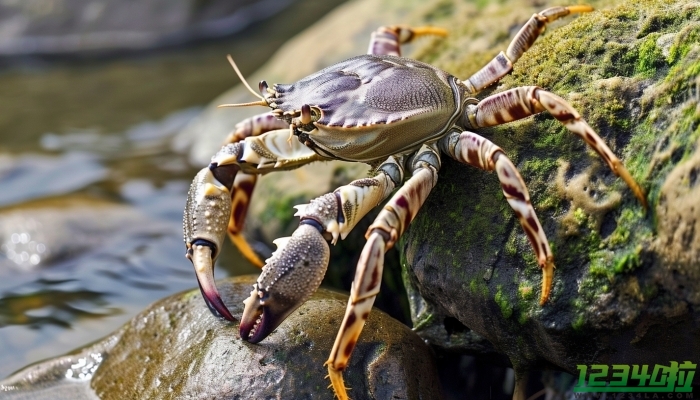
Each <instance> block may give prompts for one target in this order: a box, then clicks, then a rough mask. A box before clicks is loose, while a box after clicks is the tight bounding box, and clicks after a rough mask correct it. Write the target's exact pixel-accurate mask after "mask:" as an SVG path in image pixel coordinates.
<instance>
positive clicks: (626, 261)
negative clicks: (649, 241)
mask: <svg viewBox="0 0 700 400" xmlns="http://www.w3.org/2000/svg"><path fill="white" fill-rule="evenodd" d="M641 249H642V248H641V246H638V247H637V248H636V249H635V251H634V252H632V253H627V254H624V255H622V257H619V258H618V259H616V260H615V264H614V266H613V271H614V272H615V273H616V274H622V273H626V272H631V271H633V270H635V269H637V268H638V267H639V266H640V265H642V261H641V259H640V258H639V253H640V252H641Z"/></svg>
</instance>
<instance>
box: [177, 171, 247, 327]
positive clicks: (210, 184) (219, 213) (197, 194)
mask: <svg viewBox="0 0 700 400" xmlns="http://www.w3.org/2000/svg"><path fill="white" fill-rule="evenodd" d="M237 168H238V166H237V165H235V164H232V165H227V166H219V165H217V164H216V163H212V164H210V165H209V167H207V168H204V169H202V170H201V171H199V173H198V174H197V176H195V178H194V180H193V181H192V185H191V186H190V190H189V193H188V196H187V204H186V206H185V214H184V218H183V227H184V236H185V245H186V246H187V254H186V257H187V258H188V259H189V260H190V261H191V262H192V265H193V266H194V270H195V273H196V275H197V282H198V283H199V288H200V290H201V291H202V296H203V297H204V301H205V302H206V304H207V306H208V307H209V309H210V310H211V312H212V313H213V314H214V315H216V316H217V317H220V318H225V319H227V320H229V321H234V320H235V318H234V317H233V315H231V312H230V311H229V310H228V308H226V305H225V304H224V302H223V300H221V296H220V295H219V291H218V290H217V289H216V284H215V282H214V262H215V261H216V258H217V257H218V255H219V251H220V249H221V246H222V244H223V242H224V238H225V237H226V228H227V226H228V221H229V215H230V214H231V188H232V186H233V180H234V178H235V176H236V172H237V171H238V169H237Z"/></svg>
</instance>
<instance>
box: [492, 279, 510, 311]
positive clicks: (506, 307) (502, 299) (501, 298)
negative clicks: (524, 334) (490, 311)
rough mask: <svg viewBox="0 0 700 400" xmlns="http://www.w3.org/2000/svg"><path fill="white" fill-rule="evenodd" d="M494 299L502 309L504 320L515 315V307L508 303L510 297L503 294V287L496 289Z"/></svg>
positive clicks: (499, 286)
mask: <svg viewBox="0 0 700 400" xmlns="http://www.w3.org/2000/svg"><path fill="white" fill-rule="evenodd" d="M493 299H494V301H496V304H498V307H499V308H500V309H501V314H502V315H503V318H505V319H508V318H510V316H511V315H513V306H512V305H511V304H510V303H509V302H508V295H507V294H505V293H503V287H502V286H501V285H498V286H497V287H496V295H495V296H494V297H493Z"/></svg>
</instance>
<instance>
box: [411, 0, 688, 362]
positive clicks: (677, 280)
mask: <svg viewBox="0 0 700 400" xmlns="http://www.w3.org/2000/svg"><path fill="white" fill-rule="evenodd" d="M594 3H595V2H594ZM440 4H442V5H443V7H446V6H448V5H449V7H452V9H453V10H452V12H451V13H442V14H439V15H438V16H435V14H424V15H423V16H422V18H423V20H424V21H425V20H427V21H431V22H433V23H435V24H438V25H445V26H452V27H453V29H452V32H453V35H452V36H451V37H450V38H448V39H447V40H445V41H444V42H441V43H440V44H439V45H437V46H432V47H429V48H428V47H426V48H425V49H422V50H420V51H419V52H418V57H419V58H420V59H423V60H426V61H429V62H431V63H433V64H434V65H437V66H439V67H441V68H444V69H445V70H447V71H450V72H452V73H455V74H457V75H459V76H460V77H462V78H466V77H468V76H469V74H470V73H472V72H474V71H475V70H476V69H477V68H478V66H479V65H481V64H483V63H484V62H485V61H487V60H488V59H489V58H490V57H491V56H493V51H492V52H491V55H490V56H488V57H486V56H485V55H484V54H487V52H486V51H483V52H480V51H477V52H475V53H473V54H474V56H473V57H471V58H468V57H467V56H465V55H464V50H463V49H462V48H461V47H462V45H463V44H464V43H465V42H469V41H474V40H477V38H476V36H475V35H474V32H475V31H478V28H474V27H470V26H469V25H468V23H467V22H463V21H462V19H463V18H462V17H463V15H464V14H463V13H461V12H459V10H460V9H462V8H464V7H465V6H464V5H463V4H462V3H459V2H450V1H443V2H441V3H440ZM469 4H472V3H469ZM508 4H510V3H508ZM594 5H595V4H594ZM460 7H461V8H460ZM473 7H476V6H473ZM476 8H477V10H476V11H474V10H473V9H472V11H474V12H475V13H477V16H476V17H474V18H473V20H476V21H480V20H481V19H486V18H485V16H484V15H485V14H488V13H491V14H492V15H496V16H499V15H500V17H498V18H501V20H503V19H505V20H508V21H511V22H514V21H513V20H514V19H515V17H504V16H503V14H504V13H506V12H505V11H500V10H501V9H500V8H498V7H497V6H495V5H494V6H493V9H488V8H484V9H482V10H481V11H479V10H478V7H476ZM530 8H532V6H531V7H530ZM528 10H529V9H527V10H525V11H522V12H525V13H526V11H528ZM535 11H537V10H535ZM479 13H481V14H479ZM499 13H500V14H499ZM514 13H521V11H514ZM526 14H527V13H526ZM508 15H510V14H508ZM508 18H512V20H511V19H508ZM419 19H420V18H419ZM522 21H524V19H523V20H522ZM480 23H481V22H478V23H477V24H480ZM521 24H522V22H521V23H520V25H521ZM495 26H499V25H498V24H496V25H495ZM504 26H510V25H508V24H505V25H504ZM518 26H519V25H518ZM511 30H512V29H511ZM504 31H505V32H500V33H499V31H498V29H496V30H494V32H490V33H488V35H490V36H489V38H490V39H491V40H492V43H497V44H501V43H504V42H505V43H506V44H505V45H503V48H505V46H506V45H507V42H508V40H509V37H511V36H512V35H511V34H509V32H508V31H507V30H505V28H504ZM699 35H700V3H698V2H693V1H675V2H671V1H652V0H649V1H640V2H634V3H631V2H630V3H620V4H619V5H617V6H614V7H612V8H608V9H602V10H600V11H595V12H593V13H590V14H585V15H582V16H580V17H578V18H576V19H574V20H569V21H567V24H566V25H563V26H558V27H556V29H552V30H549V31H548V33H547V34H546V35H545V36H543V37H541V38H540V39H539V40H538V41H537V43H536V44H535V45H534V46H533V47H532V48H531V49H530V50H529V51H528V52H527V53H525V55H524V56H523V57H522V59H521V60H520V61H518V63H517V64H516V66H515V68H514V71H513V73H512V74H511V75H509V76H508V77H506V78H504V79H503V80H502V81H501V82H500V83H499V84H498V85H497V87H496V88H495V89H494V91H502V90H505V89H509V88H513V87H517V86H528V85H538V86H541V87H543V88H545V89H547V90H550V91H552V92H554V93H557V94H559V95H561V96H562V97H564V98H565V99H566V100H567V101H569V102H570V103H571V104H572V105H573V106H574V107H575V108H576V109H577V110H579V112H580V113H581V115H582V116H583V117H584V118H585V119H586V120H587V121H588V122H589V124H590V125H591V126H592V127H593V128H594V129H595V130H596V131H597V132H598V133H599V134H600V136H601V137H602V138H603V139H604V140H605V141H606V142H607V143H608V144H609V145H610V147H611V148H612V150H613V151H614V152H615V153H616V154H617V155H618V156H619V157H620V158H621V159H622V160H623V162H624V163H625V165H626V166H627V167H628V169H629V170H630V171H631V173H632V175H633V176H634V178H635V179H636V180H637V181H638V182H640V184H641V185H642V186H643V187H644V189H645V190H646V192H647V198H648V201H649V205H650V207H649V209H648V210H647V211H646V212H645V210H644V209H643V207H642V206H641V205H640V203H639V202H638V201H637V200H636V199H635V197H634V196H633V194H632V193H631V192H630V190H629V189H628V188H627V187H626V185H625V184H624V182H622V181H621V180H620V179H618V178H617V177H616V176H615V175H614V174H612V173H611V172H610V171H608V169H607V167H606V166H605V164H604V163H603V162H602V161H601V160H600V159H599V158H598V157H597V155H596V154H595V153H593V152H591V151H590V150H589V149H587V148H586V145H585V143H584V142H583V140H581V139H580V138H578V137H576V136H575V135H573V134H571V133H570V132H569V131H567V130H566V129H565V128H564V127H563V126H562V125H561V124H559V123H558V122H557V121H556V120H555V119H554V118H552V117H551V116H549V115H547V114H541V115H538V116H536V117H534V118H528V119H526V120H524V121H520V122H517V123H512V124H509V125H507V126H502V127H497V128H493V129H488V130H485V131H480V132H479V133H481V134H483V135H485V136H486V137H488V138H489V139H491V140H492V141H494V142H495V143H497V144H498V145H499V146H501V147H502V148H503V149H504V150H505V152H506V153H507V154H508V156H509V157H510V158H511V159H512V160H513V161H514V163H515V164H516V166H517V167H518V168H519V169H520V170H521V172H522V175H523V177H524V180H525V181H526V183H527V185H528V187H529V190H530V194H531V197H532V203H533V205H534V207H535V209H536V211H537V213H538V216H539V218H540V221H541V222H542V225H543V227H544V230H545V231H546V233H547V236H548V238H549V240H550V244H551V246H552V248H553V251H554V257H555V263H556V265H557V269H556V272H555V278H554V283H553V290H552V295H551V298H550V300H549V302H548V303H547V304H545V305H544V306H543V307H540V306H539V305H538V300H537V299H538V297H539V291H540V279H541V273H540V270H539V268H538V267H537V263H536V261H535V257H534V255H533V252H532V250H531V248H530V245H529V242H528V240H527V238H526V236H525V234H524V232H523V230H522V228H521V227H520V225H519V223H518V221H517V219H516V218H515V217H514V214H513V212H512V210H511V209H510V207H509V206H508V204H507V203H506V201H505V199H504V198H503V195H502V194H501V189H500V187H499V184H498V180H497V178H496V176H495V175H493V174H488V173H485V172H483V171H479V170H476V169H474V168H470V167H466V166H463V165H459V164H458V163H457V162H455V161H452V160H449V159H446V158H445V159H444V160H443V168H442V170H441V171H440V175H439V179H438V184H437V186H436V187H435V189H434V190H433V192H432V193H431V195H430V196H429V198H428V200H427V202H426V203H425V205H424V206H423V208H422V209H421V211H420V212H419V213H418V215H417V216H416V218H415V220H414V221H413V224H412V225H411V227H410V228H409V230H408V231H407V232H406V234H405V235H404V237H403V241H402V245H401V246H400V247H401V249H402V252H403V262H402V264H403V267H404V277H405V281H406V282H405V283H406V285H407V288H408V290H409V292H410V302H411V306H412V310H413V314H414V315H413V317H414V325H415V326H416V327H417V331H418V333H419V334H421V335H422V336H423V337H425V338H426V339H428V340H429V341H430V342H431V343H432V344H434V345H436V346H442V347H446V348H449V349H453V350H461V351H467V352H472V353H477V354H478V353H482V352H483V351H484V348H483V346H480V345H477V346H474V345H473V342H472V341H470V340H464V335H465V332H467V333H469V334H471V335H473V334H474V332H475V333H476V334H478V335H481V336H483V337H484V338H486V339H488V340H489V341H490V342H491V343H492V344H493V345H494V347H495V348H496V350H497V351H499V352H502V353H504V354H506V355H507V356H508V357H509V358H510V361H511V363H512V364H513V365H514V367H515V368H516V371H523V370H527V369H532V368H540V367H553V368H557V369H563V370H566V371H569V372H572V373H576V371H577V369H576V365H577V364H591V363H604V364H606V363H607V364H612V363H625V364H632V363H638V364H654V363H668V362H669V361H671V360H681V359H697V358H699V357H700V317H699V316H698V314H697V312H696V311H694V310H696V309H697V306H698V305H700V296H698V294H697V293H700V239H699V238H698V234H699V233H700V205H699V204H698V203H697V198H698V195H699V194H700V193H699V192H698V191H700V185H699V184H698V179H697V175H698V171H700V149H698V144H699V143H700V142H699V139H700V129H699V125H700V106H699V105H698V102H699V99H700V95H699V94H698V93H700V89H699V87H700V80H699V78H698V76H700V44H698V43H699V41H698V37H699ZM490 92H491V91H487V93H484V95H487V94H489V93H490ZM481 97H483V96H481ZM454 319H457V320H459V321H460V322H461V323H462V324H463V325H464V327H463V329H459V330H457V331H458V332H457V333H454V334H451V333H450V332H449V331H448V330H447V329H445V326H446V325H447V324H446V323H445V321H446V320H447V321H453V320H454ZM450 324H451V325H452V326H453V325H454V323H453V322H450ZM452 331H455V330H454V328H452ZM677 343H683V346H678V345H677ZM486 350H488V349H486ZM488 351H490V350H488Z"/></svg>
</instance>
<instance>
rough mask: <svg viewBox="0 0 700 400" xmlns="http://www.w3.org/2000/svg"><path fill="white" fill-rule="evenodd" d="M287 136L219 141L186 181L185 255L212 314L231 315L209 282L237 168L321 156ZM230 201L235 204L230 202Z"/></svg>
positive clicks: (292, 164)
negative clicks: (215, 150)
mask: <svg viewBox="0 0 700 400" xmlns="http://www.w3.org/2000/svg"><path fill="white" fill-rule="evenodd" d="M288 136H289V131H288V130H286V129H284V130H275V131H270V132H267V133H265V134H263V135H260V136H250V137H247V138H246V139H245V140H244V141H242V142H238V143H230V144H227V145H225V146H224V147H222V148H221V150H219V152H218V153H216V155H214V157H212V162H211V164H210V165H209V166H208V167H206V168H204V169H202V170H201V171H199V173H198V174H197V176H195V178H194V181H193V182H192V185H191V186H190V190H189V193H188V195H187V204H186V206H185V215H184V218H183V230H184V239H185V245H186V247H187V253H186V256H187V258H188V259H189V260H190V261H192V265H193V266H194V269H195V272H196V275H197V281H198V282H199V285H200V289H201V290H202V295H203V296H204V300H205V301H206V303H207V305H208V306H209V309H210V310H211V311H212V313H213V314H214V315H215V316H218V317H223V318H226V319H228V320H233V316H231V313H230V312H229V310H228V309H227V308H226V305H224V303H223V301H222V300H221V297H220V296H219V293H218V291H217V290H216V285H215V284H214V262H215V261H216V258H217V257H218V255H219V250H220V249H221V246H222V244H223V241H224V237H225V236H226V232H227V226H228V224H229V220H230V218H231V210H232V208H231V205H232V195H231V193H232V191H233V186H234V182H235V179H236V175H237V174H238V172H239V171H241V172H243V173H246V174H263V173H267V172H270V171H273V170H281V169H293V168H298V167H300V166H302V165H305V164H308V163H310V162H312V161H319V160H324V158H323V157H321V156H319V155H317V154H316V153H314V152H313V150H311V149H309V148H308V147H306V146H304V145H303V144H301V143H299V142H298V141H292V142H287V138H288ZM239 182H240V181H239ZM239 185H240V183H239ZM235 204H238V203H237V202H236V201H234V206H235Z"/></svg>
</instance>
